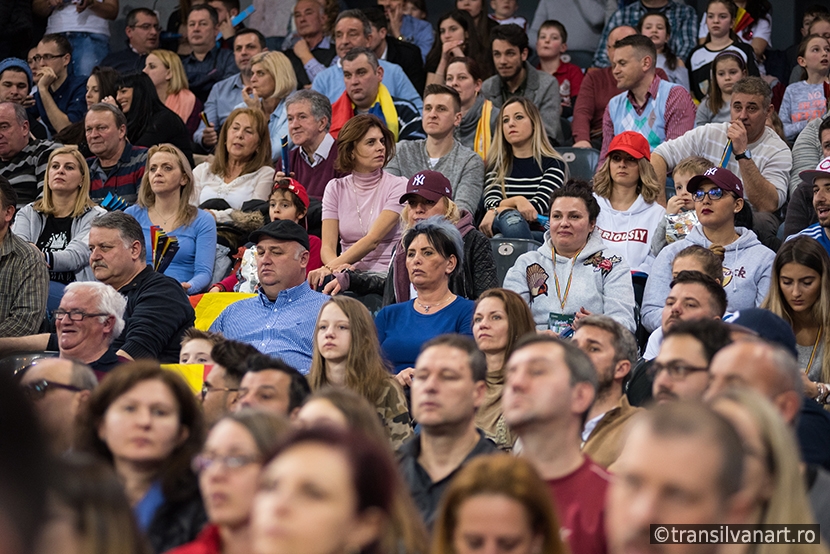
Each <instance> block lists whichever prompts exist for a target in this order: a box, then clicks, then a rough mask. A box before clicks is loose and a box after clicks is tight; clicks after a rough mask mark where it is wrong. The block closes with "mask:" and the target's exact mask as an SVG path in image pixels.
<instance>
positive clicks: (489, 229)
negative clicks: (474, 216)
mask: <svg viewBox="0 0 830 554" xmlns="http://www.w3.org/2000/svg"><path fill="white" fill-rule="evenodd" d="M495 219H496V212H494V211H493V210H487V213H486V214H484V218H483V219H482V220H481V223H480V224H479V226H478V230H479V231H481V232H482V233H484V235H485V236H487V237H492V236H493V221H495Z"/></svg>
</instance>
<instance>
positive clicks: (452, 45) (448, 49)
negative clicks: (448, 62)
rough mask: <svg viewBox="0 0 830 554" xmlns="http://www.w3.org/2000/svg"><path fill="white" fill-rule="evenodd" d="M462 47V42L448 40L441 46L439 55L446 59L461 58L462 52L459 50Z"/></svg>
mask: <svg viewBox="0 0 830 554" xmlns="http://www.w3.org/2000/svg"><path fill="white" fill-rule="evenodd" d="M462 46H464V41H463V40H450V41H447V42H445V43H444V44H443V45H442V46H441V53H442V54H443V56H444V57H445V58H447V59H449V58H454V57H459V58H463V57H464V51H463V50H462V49H461V47H462Z"/></svg>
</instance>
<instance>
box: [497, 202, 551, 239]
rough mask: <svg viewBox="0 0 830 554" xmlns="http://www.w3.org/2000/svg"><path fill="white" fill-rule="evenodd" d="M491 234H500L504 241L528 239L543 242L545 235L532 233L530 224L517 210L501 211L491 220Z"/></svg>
mask: <svg viewBox="0 0 830 554" xmlns="http://www.w3.org/2000/svg"><path fill="white" fill-rule="evenodd" d="M493 234H494V235H496V234H501V235H502V236H503V237H504V238H506V239H530V240H535V241H537V242H544V241H545V233H543V232H541V231H532V230H531V229H530V224H528V222H527V220H526V219H525V218H524V217H522V214H520V213H519V211H518V210H502V211H500V212H499V215H497V216H496V219H494V220H493Z"/></svg>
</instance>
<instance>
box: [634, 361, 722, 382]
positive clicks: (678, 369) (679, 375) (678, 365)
mask: <svg viewBox="0 0 830 554" xmlns="http://www.w3.org/2000/svg"><path fill="white" fill-rule="evenodd" d="M663 370H666V371H667V372H668V373H669V377H670V378H671V379H673V380H676V381H682V380H683V379H685V378H686V377H688V376H689V375H690V374H692V373H699V372H701V371H708V370H709V368H708V367H695V366H693V365H688V364H685V363H683V362H669V363H667V364H661V363H660V362H658V361H654V362H653V363H652V364H651V367H650V368H649V369H648V374H649V376H650V377H651V378H652V379H653V378H655V377H657V375H659V374H660V372H662V371H663Z"/></svg>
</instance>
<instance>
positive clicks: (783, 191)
mask: <svg viewBox="0 0 830 554" xmlns="http://www.w3.org/2000/svg"><path fill="white" fill-rule="evenodd" d="M771 99H772V92H771V91H770V88H769V85H767V83H766V82H765V81H764V80H763V79H761V78H760V77H746V78H744V79H741V80H740V81H738V82H737V83H735V87H734V88H733V89H732V120H731V121H730V122H728V123H710V124H708V125H703V126H701V127H697V128H695V129H692V130H691V131H689V132H687V133H686V134H685V135H683V136H682V137H680V138H676V139H673V140H669V141H666V142H664V143H663V144H661V145H660V146H658V147H657V148H655V149H654V152H652V156H651V164H652V165H653V166H654V171H655V172H656V173H657V179H658V181H660V184H661V186H663V185H664V184H665V179H664V178H663V176H664V175H666V174H667V173H668V172H669V171H671V170H673V169H674V166H675V165H676V164H677V163H678V162H680V160H682V159H683V158H687V157H689V156H702V157H704V158H706V159H707V160H709V161H710V162H712V163H716V162H720V160H721V158H724V165H725V167H726V168H727V169H728V170H729V171H730V172H732V173H733V174H735V175H736V176H737V178H738V179H740V180H741V181H743V186H744V187H745V188H746V191H745V194H744V196H745V198H746V200H747V201H748V202H749V203H750V205H751V206H752V209H753V214H752V215H753V221H754V228H755V230H756V232H757V233H758V236H759V238H760V239H761V240H762V241H763V242H764V244H768V245H771V246H777V239H776V238H775V233H776V232H777V230H778V226H779V225H780V223H781V222H780V221H779V220H778V216H777V215H775V213H774V212H776V211H777V210H779V209H780V208H781V207H782V206H783V205H784V202H785V201H786V199H787V193H788V184H787V181H788V179H789V172H790V167H791V166H792V156H791V154H790V149H789V148H787V143H785V142H784V141H783V140H781V138H780V137H779V136H778V135H776V134H775V131H773V130H772V129H768V128H767V127H766V118H767V114H768V113H770V112H771V111H772V110H773V107H772V103H771ZM727 143H729V144H731V146H732V148H731V150H730V149H729V148H727ZM725 152H726V155H725V156H726V157H724V153H725ZM727 158H728V161H727Z"/></svg>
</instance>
